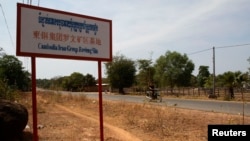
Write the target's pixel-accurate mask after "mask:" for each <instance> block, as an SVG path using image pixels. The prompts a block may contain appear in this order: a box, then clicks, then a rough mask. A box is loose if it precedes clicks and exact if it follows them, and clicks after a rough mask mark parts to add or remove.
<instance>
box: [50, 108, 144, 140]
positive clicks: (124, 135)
mask: <svg viewBox="0 0 250 141" xmlns="http://www.w3.org/2000/svg"><path fill="white" fill-rule="evenodd" d="M55 106H56V107H58V108H60V109H61V110H64V111H66V112H68V113H71V114H74V115H75V116H77V117H79V118H83V119H86V120H89V121H92V122H95V123H97V124H100V122H99V117H95V116H93V115H89V113H85V114H83V113H82V112H79V111H77V110H72V109H71V108H67V107H65V106H62V105H58V104H56V105H55ZM103 126H104V127H105V128H108V129H109V130H110V131H112V133H113V134H115V136H116V137H117V138H119V140H124V141H128V140H133V141H141V139H139V138H137V137H136V136H134V135H132V134H130V133H129V132H127V131H125V130H123V129H121V128H118V127H116V126H113V125H111V124H108V123H104V124H103Z"/></svg>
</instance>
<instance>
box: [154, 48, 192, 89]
mask: <svg viewBox="0 0 250 141" xmlns="http://www.w3.org/2000/svg"><path fill="white" fill-rule="evenodd" d="M155 70H156V72H155V73H156V74H155V77H156V79H157V80H160V84H161V85H162V86H165V85H168V86H170V88H171V89H172V88H174V86H188V85H190V81H191V77H192V71H193V70H194V64H193V62H192V61H191V60H189V59H188V57H187V55H186V54H184V55H181V54H180V53H178V52H175V51H174V52H170V51H167V52H166V53H165V55H162V56H160V57H159V58H158V59H157V60H156V64H155Z"/></svg>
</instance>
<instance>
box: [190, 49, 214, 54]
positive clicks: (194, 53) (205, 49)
mask: <svg viewBox="0 0 250 141" xmlns="http://www.w3.org/2000/svg"><path fill="white" fill-rule="evenodd" d="M211 49H212V48H208V49H204V50H200V51H196V52H192V53H189V54H187V55H193V54H197V53H201V52H205V51H208V50H211Z"/></svg>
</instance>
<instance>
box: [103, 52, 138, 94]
mask: <svg viewBox="0 0 250 141" xmlns="http://www.w3.org/2000/svg"><path fill="white" fill-rule="evenodd" d="M105 67H106V74H107V77H108V79H109V82H110V85H111V86H112V87H114V88H118V89H119V93H122V94H124V90H123V88H125V87H130V86H132V84H133V83H134V81H135V73H136V68H135V63H134V61H133V60H131V59H128V58H126V57H125V56H123V55H120V56H114V57H113V61H112V62H108V63H106V64H105Z"/></svg>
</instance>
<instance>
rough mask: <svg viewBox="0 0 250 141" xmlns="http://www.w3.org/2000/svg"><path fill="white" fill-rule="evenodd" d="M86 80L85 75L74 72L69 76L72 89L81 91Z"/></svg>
mask: <svg viewBox="0 0 250 141" xmlns="http://www.w3.org/2000/svg"><path fill="white" fill-rule="evenodd" d="M84 82H85V78H84V75H83V74H81V73H79V72H74V73H72V74H71V75H70V76H69V77H68V84H69V88H70V90H71V91H81V90H82V89H83V86H84Z"/></svg>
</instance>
